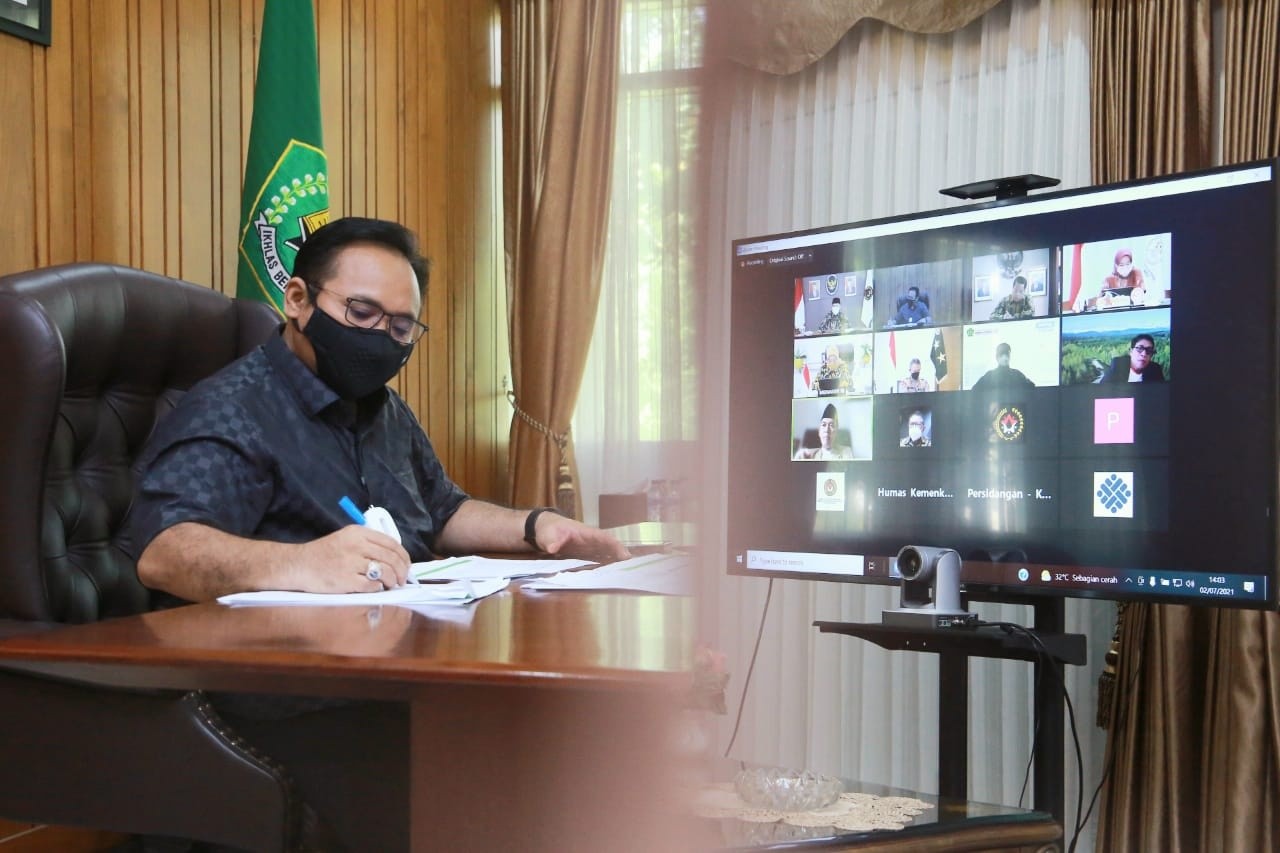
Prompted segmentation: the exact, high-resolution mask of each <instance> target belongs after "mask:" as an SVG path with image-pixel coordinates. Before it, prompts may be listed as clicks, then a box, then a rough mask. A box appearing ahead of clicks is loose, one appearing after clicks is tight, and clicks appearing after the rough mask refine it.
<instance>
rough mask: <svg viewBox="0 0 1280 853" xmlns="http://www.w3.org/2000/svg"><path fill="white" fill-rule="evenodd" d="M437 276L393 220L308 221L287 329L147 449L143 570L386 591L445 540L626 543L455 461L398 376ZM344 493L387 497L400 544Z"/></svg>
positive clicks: (208, 589)
mask: <svg viewBox="0 0 1280 853" xmlns="http://www.w3.org/2000/svg"><path fill="white" fill-rule="evenodd" d="M427 274H428V272H427V264H426V262H425V260H424V259H423V258H422V257H421V256H420V255H419V254H418V252H417V247H416V241H415V239H414V237H413V235H412V234H411V233H410V232H409V231H408V230H407V229H405V228H403V227H402V226H400V225H397V224H395V223H391V222H383V221H379V220H372V219H358V218H348V219H340V220H337V221H335V222H333V223H331V224H329V225H327V226H325V227H324V228H322V229H320V230H318V231H316V232H315V233H314V234H312V235H311V237H310V238H309V239H308V240H307V241H306V243H305V244H303V247H302V249H301V250H300V251H299V252H298V256H297V260H296V262H295V266H294V275H293V277H292V278H291V279H289V282H288V284H287V285H286V286H285V294H284V299H285V306H284V308H285V317H286V322H285V324H284V326H283V330H282V332H281V334H280V335H279V336H276V337H273V338H272V339H271V340H269V341H268V342H267V343H266V344H264V345H263V346H262V347H260V348H258V349H257V350H255V351H254V352H252V353H251V354H249V355H248V356H246V357H244V358H242V359H240V360H239V361H237V362H236V363H235V364H232V365H230V366H228V367H227V368H225V369H224V370H222V371H220V372H219V373H217V374H215V375H214V376H212V377H210V378H209V379H208V380H206V381H204V382H202V383H200V384H199V385H197V386H196V387H195V388H192V389H191V391H190V392H188V394H187V395H186V396H185V397H184V398H183V400H182V402H181V403H180V404H179V406H178V407H177V409H176V410H175V411H174V412H173V413H172V414H170V415H169V416H168V417H166V418H165V419H163V420H162V421H161V422H160V424H159V425H158V426H157V428H156V432H155V434H154V435H153V436H152V438H151V440H150V442H149V443H148V446H147V448H146V450H145V451H144V452H143V454H142V456H141V457H140V459H139V462H138V472H139V491H138V495H137V497H136V500H135V502H134V506H133V508H132V513H131V516H130V532H131V534H132V540H133V546H134V548H135V549H136V551H137V554H136V557H137V561H138V576H139V578H140V579H141V580H142V582H143V583H144V584H146V585H147V586H149V587H151V588H153V589H160V590H164V591H166V592H169V593H171V594H173V595H175V596H177V597H178V598H181V599H185V600H187V601H205V600H208V599H212V598H216V597H218V596H220V595H225V594H227V593H232V592H244V591H248V590H260V589H285V590H299V591H306V592H372V591H377V590H381V589H383V588H392V587H397V586H400V585H402V584H403V583H404V582H405V580H406V577H407V575H408V571H409V563H410V561H411V560H414V561H416V560H428V559H431V557H432V555H433V554H435V553H454V554H457V553H468V552H474V551H529V550H531V549H532V548H538V549H540V550H543V551H546V552H548V553H551V554H557V555H563V556H580V557H589V558H595V559H614V558H619V557H622V556H625V550H624V549H623V548H622V546H621V545H620V544H619V543H618V541H617V540H616V539H614V538H613V537H612V536H610V535H608V534H606V533H603V532H602V531H599V530H596V529H594V528H591V527H588V526H586V525H584V524H581V523H579V522H577V521H574V520H572V519H569V518H563V517H561V516H559V515H556V514H555V513H553V512H540V511H538V510H533V511H532V512H531V511H529V510H514V509H508V508H505V507H500V506H495V505H493V504H489V503H485V502H484V501H479V500H473V499H470V498H468V496H467V495H466V494H465V493H464V492H463V491H462V490H461V489H459V488H458V487H457V486H456V485H455V484H454V483H453V481H452V480H450V479H449V477H448V476H447V475H446V474H445V471H444V468H443V467H442V466H441V464H440V460H439V459H438V458H436V455H435V452H434V451H433V450H432V447H431V442H430V441H429V440H428V439H427V436H426V434H425V433H424V432H423V431H422V428H421V426H419V425H418V422H417V420H416V419H415V418H414V416H413V413H412V412H411V411H410V410H409V407H408V406H407V405H406V404H405V402H404V401H403V400H402V399H401V398H400V397H399V396H398V395H397V394H395V392H393V391H391V390H390V389H388V388H386V383H387V382H389V381H390V380H391V379H392V377H394V376H395V375H396V373H397V372H399V370H400V368H401V367H402V366H403V365H404V364H405V362H406V361H408V359H409V355H410V354H411V353H412V352H413V347H414V344H415V343H416V342H417V340H418V339H419V338H420V337H421V336H422V334H423V333H424V332H425V331H426V326H424V325H422V324H421V323H420V322H419V321H418V319H417V318H418V314H419V312H420V311H421V308H422V294H423V291H425V289H426V285H427ZM344 496H349V497H350V498H351V499H352V500H354V501H355V503H356V504H357V505H358V506H359V507H360V508H364V507H366V506H369V505H371V504H372V505H378V506H382V507H385V508H386V509H387V510H388V511H389V512H390V514H391V517H392V518H393V519H394V520H395V522H396V525H397V526H398V528H399V530H400V534H401V537H402V541H403V545H399V544H397V543H396V542H395V540H393V539H392V538H391V537H389V536H387V535H386V534H384V533H380V532H378V531H377V530H374V529H372V528H370V527H364V526H360V525H357V524H353V523H352V521H351V519H349V518H348V517H347V516H346V515H345V514H344V512H343V510H342V509H341V508H340V507H339V503H338V502H339V500H340V499H341V498H342V497H344Z"/></svg>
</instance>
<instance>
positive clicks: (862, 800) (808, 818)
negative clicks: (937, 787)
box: [693, 782, 933, 832]
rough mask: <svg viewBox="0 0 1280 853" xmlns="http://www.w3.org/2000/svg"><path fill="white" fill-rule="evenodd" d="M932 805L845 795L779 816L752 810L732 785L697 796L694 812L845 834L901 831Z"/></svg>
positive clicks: (907, 799)
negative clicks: (875, 830)
mask: <svg viewBox="0 0 1280 853" xmlns="http://www.w3.org/2000/svg"><path fill="white" fill-rule="evenodd" d="M931 808H933V805H932V804H930V803H926V802H924V801H923V800H917V799H913V798H911V797H877V796H876V795H875V794H856V793H853V794H851V793H843V794H841V795H840V798H839V799H838V800H836V801H835V802H834V803H832V804H831V805H829V806H827V807H826V808H822V809H814V810H813V811H807V812H780V811H773V810H772V809H761V808H756V807H754V806H751V805H750V804H748V803H747V802H745V801H744V800H743V799H742V798H741V797H739V796H738V792H737V791H735V790H734V788H733V783H731V782H726V783H722V784H718V785H709V786H707V787H705V788H703V789H701V790H700V791H698V792H697V794H696V795H695V796H694V799H693V812H694V814H696V815H698V816H699V817H705V818H737V819H738V820H743V821H748V822H750V823H782V824H786V825H788V826H793V827H802V828H819V827H833V828H835V829H839V830H842V831H844V832H870V831H871V830H874V829H887V830H897V829H902V828H903V827H905V826H906V825H907V824H908V823H910V822H911V819H912V818H913V817H915V816H916V815H918V814H920V813H922V812H924V811H925V810H926V809H931Z"/></svg>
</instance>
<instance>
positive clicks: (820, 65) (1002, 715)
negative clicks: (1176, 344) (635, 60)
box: [703, 0, 1114, 847]
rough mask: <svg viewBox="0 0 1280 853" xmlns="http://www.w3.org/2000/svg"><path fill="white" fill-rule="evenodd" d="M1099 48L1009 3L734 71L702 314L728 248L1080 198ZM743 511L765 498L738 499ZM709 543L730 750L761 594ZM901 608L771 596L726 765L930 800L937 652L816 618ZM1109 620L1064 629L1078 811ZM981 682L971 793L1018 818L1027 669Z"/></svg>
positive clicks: (714, 144) (858, 30)
mask: <svg viewBox="0 0 1280 853" xmlns="http://www.w3.org/2000/svg"><path fill="white" fill-rule="evenodd" d="M1088 37H1089V8H1088V2H1087V0H1070V2H1064V0H1056V2H1051V0H1010V2H1007V3H1002V4H1000V5H998V6H997V7H995V9H993V10H992V11H991V12H990V13H988V14H987V15H985V16H984V17H982V18H981V19H979V20H978V21H975V22H974V23H973V24H971V25H970V26H968V27H966V28H965V29H963V30H960V31H958V32H956V33H952V34H947V35H930V36H925V35H913V34H908V33H905V32H902V31H900V30H897V29H894V28H892V27H889V26H887V25H883V24H881V23H879V22H875V21H865V22H863V23H862V24H860V25H859V26H857V27H855V28H854V30H853V31H851V32H850V34H849V35H847V36H846V37H845V39H844V40H843V41H842V42H841V44H840V45H839V46H838V47H837V48H836V49H835V50H833V51H832V52H831V53H830V54H828V55H827V56H826V57H824V58H823V59H822V60H820V61H819V62H817V63H816V64H814V65H813V66H811V67H809V68H808V69H806V70H804V71H802V72H799V73H797V74H794V75H791V76H788V77H773V76H769V75H766V74H763V73H757V72H752V71H747V70H743V69H739V70H738V71H736V72H735V73H734V75H733V80H732V81H731V83H729V84H728V85H727V87H726V88H724V89H720V88H718V89H717V91H716V93H715V95H714V97H713V96H711V95H710V94H708V95H707V96H706V100H705V106H704V108H705V109H707V110H712V111H714V112H713V115H711V116H709V121H708V123H707V124H706V125H705V127H707V128H708V129H709V134H710V138H709V139H706V140H704V144H705V145H706V148H705V151H704V153H706V154H707V155H709V158H710V160H709V162H710V169H711V173H712V177H711V182H710V192H709V194H708V197H707V199H706V201H707V204H706V212H707V216H708V217H709V226H708V229H709V234H710V241H709V248H708V261H707V263H708V275H707V281H708V282H709V284H708V295H707V298H708V308H707V317H708V318H711V319H712V320H714V318H718V317H723V316H725V315H726V314H727V306H728V292H727V291H728V281H729V272H728V263H727V262H728V258H729V244H730V241H731V240H732V239H734V238H740V237H749V236H754V235H760V234H766V233H773V232H779V231H786V230H793V229H799V228H807V227H811V226H821V225H828V224H835V223H841V222H848V221H854V220H860V219H866V218H873V217H883V216H890V215H896V214H903V213H909V212H913V211H919V210H927V209H935V208H938V207H942V206H944V204H946V203H947V199H945V198H944V197H943V196H940V195H939V194H938V190H939V189H940V188H942V187H947V186H953V185H956V184H961V183H967V182H970V181H975V180H980V179H985V178H995V177H1000V176H1004V175H1017V174H1023V173H1027V172H1034V173H1039V174H1044V175H1051V176H1055V177H1059V178H1061V179H1062V185H1063V187H1064V188H1069V187H1076V186H1083V185H1086V184H1088V182H1089V163H1088V152H1089V138H1088V124H1089V108H1088V81H1089V68H1088V58H1089V50H1088ZM952 203H953V204H954V203H955V202H952ZM706 333H707V334H708V335H710V336H711V338H712V340H711V342H710V343H711V346H710V353H711V354H712V355H713V356H714V357H715V358H719V359H721V360H723V359H724V357H725V353H726V351H727V344H726V335H727V332H726V330H725V329H724V328H723V327H722V326H717V325H716V324H714V323H709V324H708V328H707V330H706ZM717 369H718V368H717V367H716V365H714V364H712V365H711V370H712V372H713V373H714V372H715V371H716V370H717ZM706 393H707V394H708V395H709V400H708V405H707V406H706V407H705V408H704V409H703V416H704V424H705V427H706V430H705V432H704V434H706V435H712V434H719V433H720V432H721V431H722V430H723V429H725V428H726V424H725V423H724V416H723V412H724V411H725V409H726V406H725V405H724V402H725V399H726V398H725V396H724V395H725V394H727V390H724V389H718V388H716V387H715V386H714V385H709V386H708V387H707V388H706ZM725 464H726V463H725V460H724V459H722V458H718V457H715V456H714V455H711V456H708V458H707V460H706V461H705V462H704V477H705V481H706V482H707V483H719V482H723V466H724V465H725ZM739 499H741V500H769V496H768V495H749V496H732V497H730V498H729V500H728V501H727V503H730V504H731V503H732V501H733V500H739ZM725 504H726V501H724V500H720V501H716V500H708V501H706V506H705V509H706V511H707V513H708V515H707V516H706V521H707V524H706V527H705V528H704V533H706V532H710V531H716V530H722V529H723V525H722V524H721V523H720V522H719V520H718V519H716V518H715V517H714V512H715V511H716V510H717V509H720V510H723V507H724V505H725ZM925 538H927V537H925ZM707 539H712V541H711V542H710V543H708V544H718V545H719V550H718V552H713V553H718V555H719V559H718V561H717V559H714V558H713V559H710V560H708V565H707V569H708V583H709V586H710V588H709V589H708V593H707V595H706V596H705V598H704V602H705V605H704V607H703V611H704V618H705V626H704V629H703V630H704V631H705V632H706V634H707V636H708V637H711V638H713V642H717V643H719V644H720V645H721V647H722V648H723V649H724V650H725V651H726V652H728V653H729V655H730V661H731V670H732V672H733V676H734V680H733V681H732V682H731V688H730V694H729V698H730V704H731V709H730V710H731V713H730V716H729V717H728V718H726V719H724V720H723V725H722V729H721V735H722V737H721V738H720V744H721V749H723V748H724V745H725V744H726V743H727V741H728V735H729V730H730V728H731V726H732V723H733V714H732V712H733V710H734V707H733V706H734V704H735V703H736V701H737V696H738V691H740V690H741V689H742V686H743V678H744V677H745V675H746V671H747V665H748V661H749V659H750V655H751V649H752V644H753V642H754V640H755V635H756V630H757V626H758V624H759V620H760V614H761V609H762V606H763V603H764V600H765V590H766V584H767V581H765V580H754V579H742V578H729V577H725V576H724V575H723V573H722V569H721V567H722V566H724V565H725V562H724V560H723V548H724V545H723V542H719V543H715V542H714V539H713V538H712V537H704V541H706V540H707ZM937 544H945V543H937ZM894 594H896V590H890V589H888V588H874V587H863V586H855V585H842V584H831V583H814V582H806V581H797V580H780V581H775V582H774V591H773V597H772V604H771V606H770V612H769V614H768V621H767V622H766V624H765V626H764V638H763V641H762V642H761V645H760V654H759V659H758V660H757V662H756V668H755V674H754V679H753V683H752V684H751V688H750V693H749V695H748V697H747V701H746V709H745V713H744V715H743V720H742V729H741V732H740V733H739V735H738V739H737V742H736V744H735V746H734V749H733V752H732V755H733V756H734V757H739V758H743V759H748V760H754V761H762V762H770V763H779V764H782V765H786V766H792V767H808V768H811V769H814V770H818V771H822V772H829V773H836V774H839V775H842V776H848V777H852V778H861V779H866V780H868V781H874V782H881V783H886V784H892V785H899V786H903V787H907V788H912V789H916V790H922V791H936V788H937V763H936V757H935V750H936V744H937V732H936V728H935V721H936V718H937V717H936V714H937V661H936V658H935V657H934V656H933V655H928V654H913V653H907V652H886V651H883V650H881V649H879V648H877V647H875V646H873V645H871V644H870V643H866V642H863V641H860V640H856V639H853V638H848V637H837V636H835V635H830V634H819V633H818V631H817V630H816V629H815V628H813V627H812V623H813V621H814V620H815V619H830V620H844V621H853V622H860V621H879V619H880V611H881V610H882V609H884V608H886V607H889V606H893V605H892V604H891V599H892V596H893V595H894ZM977 609H978V610H979V611H980V612H982V613H983V615H984V616H985V617H986V618H989V619H996V618H1001V619H1011V620H1014V621H1018V622H1021V623H1024V624H1026V623H1028V622H1029V621H1030V613H1029V611H1028V610H1026V609H1024V608H1020V607H1016V606H1011V605H977ZM1113 614H1114V605H1111V604H1108V603H1092V602H1069V603H1068V607H1067V619H1068V630H1071V631H1077V632H1082V633H1086V634H1088V636H1089V643H1090V658H1091V662H1092V665H1091V666H1089V667H1072V668H1070V669H1069V672H1068V675H1067V678H1068V683H1069V686H1070V689H1071V695H1072V697H1073V700H1074V702H1075V705H1076V709H1077V724H1078V727H1079V732H1080V737H1081V744H1082V747H1083V748H1084V750H1085V774H1084V776H1085V778H1084V782H1085V785H1086V786H1087V789H1088V790H1087V793H1086V800H1087V797H1088V795H1089V794H1090V793H1092V789H1093V787H1094V786H1095V785H1096V784H1097V782H1098V780H1099V778H1100V774H1101V755H1102V746H1103V735H1104V733H1103V732H1100V731H1099V730H1098V729H1096V728H1094V725H1093V709H1094V701H1095V694H1096V688H1095V686H1094V685H1095V682H1096V677H1097V673H1098V671H1099V669H1100V667H1101V660H1102V655H1103V653H1104V651H1105V648H1106V645H1107V640H1108V639H1109V631H1110V627H1111V625H1112V620H1113ZM970 673H971V674H970V706H969V712H970V721H971V732H972V736H971V741H970V743H971V746H970V757H969V762H970V763H969V767H970V785H969V791H970V797H971V798H972V799H978V800H985V801H993V802H1002V803H1009V804H1016V803H1017V802H1018V799H1019V794H1020V791H1021V788H1022V780H1023V771H1024V768H1025V765H1026V761H1027V757H1028V755H1029V751H1030V749H1031V742H1032V722H1031V694H1032V687H1033V685H1032V683H1031V681H1032V677H1031V668H1030V666H1028V665H1026V664H1021V663H1010V662H995V661H975V662H974V663H973V665H972V668H971V671H970ZM1067 743H1068V747H1070V743H1071V741H1070V737H1069V735H1068V738H1067ZM1067 764H1068V778H1067V792H1068V797H1067V799H1068V812H1069V813H1068V815H1067V821H1068V836H1069V835H1070V825H1071V823H1072V822H1073V821H1074V819H1075V809H1074V792H1075V789H1076V784H1077V779H1076V773H1075V766H1074V765H1075V761H1074V757H1073V754H1072V753H1071V752H1070V751H1069V752H1068V758H1067ZM1029 799H1030V794H1029V793H1028V794H1027V801H1028V802H1029ZM1090 837H1091V835H1086V836H1084V844H1085V846H1086V847H1087V846H1091V842H1090V841H1089V838H1090Z"/></svg>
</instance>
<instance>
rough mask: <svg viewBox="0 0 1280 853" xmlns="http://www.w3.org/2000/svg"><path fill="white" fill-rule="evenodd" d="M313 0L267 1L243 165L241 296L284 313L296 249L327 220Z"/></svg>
mask: <svg viewBox="0 0 1280 853" xmlns="http://www.w3.org/2000/svg"><path fill="white" fill-rule="evenodd" d="M314 12H315V10H314V9H313V7H312V0H266V3H265V5H264V6H263V10H262V34H261V36H260V38H259V41H258V69H257V76H256V78H255V80H254V87H253V121H252V122H251V124H250V127H249V148H248V151H247V153H246V155H245V161H244V181H243V183H242V184H241V193H240V222H239V226H238V228H239V233H238V234H237V235H236V237H237V239H236V248H237V250H238V252H239V254H240V261H239V265H238V269H237V271H236V297H237V298H240V299H258V300H261V301H263V302H268V303H270V304H272V305H274V306H275V308H276V310H277V311H279V312H280V313H281V314H283V313H284V288H285V285H286V284H288V282H289V279H290V278H291V277H292V275H293V262H294V259H295V258H296V257H297V254H298V250H299V249H301V248H302V244H303V243H304V242H305V241H306V239H307V237H309V236H310V235H311V234H312V233H314V232H315V231H317V230H318V229H319V228H320V227H321V226H323V225H324V224H325V223H326V222H328V221H329V204H330V194H329V168H328V166H327V165H326V160H325V154H324V139H323V133H322V132H321V121H320V82H319V70H318V65H317V62H316V25H315V14H314Z"/></svg>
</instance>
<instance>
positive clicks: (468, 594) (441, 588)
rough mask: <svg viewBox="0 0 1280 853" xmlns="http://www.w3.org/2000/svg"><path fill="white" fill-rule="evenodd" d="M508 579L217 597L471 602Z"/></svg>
mask: <svg viewBox="0 0 1280 853" xmlns="http://www.w3.org/2000/svg"><path fill="white" fill-rule="evenodd" d="M508 583H509V581H508V580H507V579H506V578H496V579H493V580H480V581H467V580H463V581H454V582H453V583H443V584H434V583H433V584H406V585H405V586H402V587H400V588H399V589H384V590H382V591H381V592H347V593H325V592H288V591H285V590H266V591H262V592H237V593H234V594H232V595H224V596H222V597H221V598H219V599H218V602H219V603H221V604H229V605H231V606H233V607H245V606H250V605H276V606H278V605H286V604H287V605H303V606H312V607H316V606H320V607H333V606H347V605H353V604H364V605H371V604H397V605H402V606H408V607H412V606H414V605H423V604H453V605H457V604H470V603H471V602H473V601H475V600H477V599H480V598H484V597H485V596H486V595H493V594H494V593H495V592H498V591H500V590H503V589H506V588H507V584H508Z"/></svg>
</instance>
